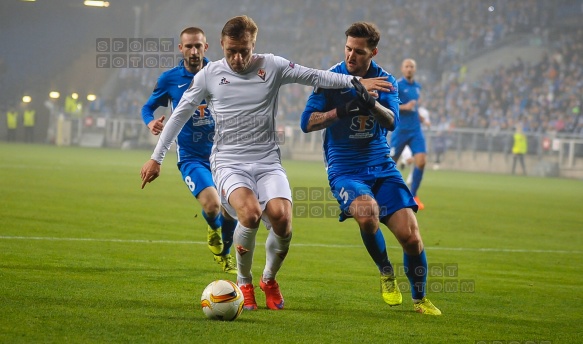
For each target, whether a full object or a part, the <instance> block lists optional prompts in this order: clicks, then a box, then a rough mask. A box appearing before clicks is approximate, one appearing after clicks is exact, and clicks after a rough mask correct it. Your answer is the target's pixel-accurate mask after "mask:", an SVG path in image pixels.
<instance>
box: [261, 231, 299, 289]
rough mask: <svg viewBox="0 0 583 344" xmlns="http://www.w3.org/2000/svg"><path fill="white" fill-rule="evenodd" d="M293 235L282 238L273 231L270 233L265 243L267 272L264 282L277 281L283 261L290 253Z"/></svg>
mask: <svg viewBox="0 0 583 344" xmlns="http://www.w3.org/2000/svg"><path fill="white" fill-rule="evenodd" d="M291 238H292V235H291V233H290V235H289V236H288V237H287V238H284V237H280V236H279V235H277V234H275V233H274V232H273V230H270V231H269V234H268V235H267V240H266V241H265V252H266V261H265V270H263V280H264V281H266V280H271V279H275V275H276V274H277V272H278V271H279V269H280V268H281V264H283V260H284V259H285V256H286V255H287V252H288V251H289V244H290V242H291Z"/></svg>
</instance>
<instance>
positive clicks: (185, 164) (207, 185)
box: [142, 27, 237, 274]
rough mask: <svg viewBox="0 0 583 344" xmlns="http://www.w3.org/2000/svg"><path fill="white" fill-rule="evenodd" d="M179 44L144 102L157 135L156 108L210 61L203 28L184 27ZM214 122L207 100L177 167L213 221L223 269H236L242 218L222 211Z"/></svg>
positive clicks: (186, 134) (182, 137)
mask: <svg viewBox="0 0 583 344" xmlns="http://www.w3.org/2000/svg"><path fill="white" fill-rule="evenodd" d="M178 48H179V49H180V51H181V52H182V55H183V57H184V59H183V60H182V61H180V64H179V65H178V66H177V67H174V68H172V69H170V70H168V71H166V72H164V73H162V75H160V77H159V78H158V83H157V84H156V87H155V88H154V91H153V92H152V95H151V96H150V98H149V99H148V101H147V102H146V104H145V105H144V106H143V107H142V119H143V120H144V123H146V125H147V126H148V128H149V129H150V132H151V133H152V134H154V135H158V134H160V132H161V131H162V130H163V128H164V117H165V116H161V117H160V118H157V119H156V118H154V111H155V110H156V109H157V108H158V107H160V106H164V107H166V106H168V103H169V102H171V106H172V109H174V108H175V107H176V106H177V105H178V103H179V102H180V98H182V94H183V93H184V91H186V90H187V89H188V86H189V85H190V83H191V82H192V78H193V77H194V75H195V74H196V73H197V72H198V71H200V70H201V69H202V68H203V67H204V66H205V65H206V64H207V63H208V62H209V61H208V59H207V58H206V57H204V53H205V52H206V50H207V49H208V43H207V42H206V37H205V34H204V32H203V31H202V30H201V29H200V28H197V27H188V28H186V29H184V30H182V32H181V33H180V44H179V45H178ZM214 129H215V122H214V120H213V118H212V116H211V115H210V112H209V110H208V109H207V106H206V104H205V103H204V102H203V103H202V104H201V105H200V106H198V107H197V109H196V111H195V112H194V113H193V114H192V118H191V119H190V120H189V122H188V123H186V125H184V127H182V130H181V131H180V133H179V134H178V138H177V139H176V152H177V154H178V169H179V170H180V173H181V174H182V179H183V180H184V183H185V184H186V186H187V187H188V189H189V190H190V192H191V193H192V195H193V196H194V197H196V199H197V200H198V202H199V203H200V205H201V207H202V215H203V217H204V218H205V220H206V222H207V223H208V232H207V241H208V247H209V249H210V251H211V252H212V253H213V254H214V259H215V261H216V262H217V263H219V264H220V265H221V267H222V269H223V271H224V272H227V273H231V274H236V273H237V267H236V263H235V259H234V258H233V256H232V255H231V254H230V249H231V246H232V243H233V232H234V230H235V227H236V225H237V222H236V221H235V220H233V219H232V218H230V217H229V216H228V215H223V214H222V213H221V205H220V204H221V203H220V198H219V195H218V194H217V190H216V188H215V184H214V183H213V179H212V175H211V170H210V164H209V156H210V152H211V148H212V145H213V134H214Z"/></svg>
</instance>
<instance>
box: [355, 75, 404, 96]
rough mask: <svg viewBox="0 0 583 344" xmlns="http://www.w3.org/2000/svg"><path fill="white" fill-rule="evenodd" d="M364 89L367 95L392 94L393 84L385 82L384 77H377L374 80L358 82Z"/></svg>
mask: <svg viewBox="0 0 583 344" xmlns="http://www.w3.org/2000/svg"><path fill="white" fill-rule="evenodd" d="M358 81H360V83H361V84H362V86H364V88H366V90H367V91H368V93H369V94H370V95H372V96H374V93H375V92H392V91H394V90H395V89H394V87H393V84H392V83H390V82H388V81H387V77H386V76H379V77H376V78H367V79H360V80H358Z"/></svg>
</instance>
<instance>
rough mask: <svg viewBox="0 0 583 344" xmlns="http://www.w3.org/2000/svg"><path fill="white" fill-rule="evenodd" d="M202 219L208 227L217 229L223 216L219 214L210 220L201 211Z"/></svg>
mask: <svg viewBox="0 0 583 344" xmlns="http://www.w3.org/2000/svg"><path fill="white" fill-rule="evenodd" d="M202 217H204V219H205V220H206V223H208V225H209V226H211V228H212V229H217V228H219V227H221V224H222V223H221V222H222V219H223V216H222V215H221V214H220V213H219V215H217V216H216V217H215V218H214V219H211V218H210V216H208V215H207V214H206V213H205V212H204V210H203V211H202Z"/></svg>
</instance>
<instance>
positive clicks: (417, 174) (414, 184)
mask: <svg viewBox="0 0 583 344" xmlns="http://www.w3.org/2000/svg"><path fill="white" fill-rule="evenodd" d="M421 179H423V170H422V169H420V168H418V167H417V166H415V167H414V168H413V180H412V181H411V193H412V194H413V196H417V190H418V189H419V186H420V185H421Z"/></svg>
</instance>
